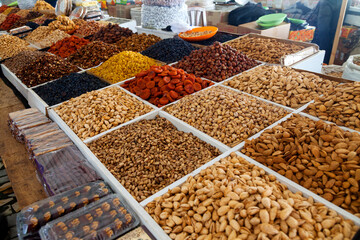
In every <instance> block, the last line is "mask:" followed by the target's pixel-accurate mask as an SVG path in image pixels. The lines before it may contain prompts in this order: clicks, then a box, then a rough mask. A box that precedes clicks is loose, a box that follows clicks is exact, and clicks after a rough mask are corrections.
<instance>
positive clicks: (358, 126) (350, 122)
mask: <svg viewBox="0 0 360 240" xmlns="http://www.w3.org/2000/svg"><path fill="white" fill-rule="evenodd" d="M307 112H308V113H310V114H311V115H313V116H316V117H318V118H320V119H322V120H325V121H330V122H334V123H336V124H337V125H339V126H345V127H348V128H351V129H355V130H357V131H360V82H354V83H346V84H341V85H339V86H337V87H336V88H335V89H334V90H332V91H329V92H327V93H325V95H324V96H321V97H318V98H316V99H315V102H314V103H312V104H310V105H309V107H308V109H307Z"/></svg>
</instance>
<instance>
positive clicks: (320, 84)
mask: <svg viewBox="0 0 360 240" xmlns="http://www.w3.org/2000/svg"><path fill="white" fill-rule="evenodd" d="M338 84H339V83H338V82H333V81H330V80H326V79H323V78H321V77H319V76H317V75H315V74H312V73H308V72H300V71H296V70H293V69H291V68H289V67H280V66H260V67H258V68H256V69H252V70H250V71H248V72H245V73H243V74H241V75H239V76H237V77H234V78H232V79H231V80H229V81H227V82H226V83H224V85H227V86H230V87H233V88H236V89H238V90H240V91H243V92H247V93H250V94H253V95H255V96H258V97H262V98H265V99H267V100H270V101H273V102H276V103H280V104H282V105H284V106H288V107H292V108H298V107H301V106H302V105H304V104H306V103H308V102H310V101H312V100H314V99H315V98H316V97H318V96H320V95H322V94H324V93H327V92H329V91H330V90H332V89H333V88H334V87H335V86H336V85H338Z"/></svg>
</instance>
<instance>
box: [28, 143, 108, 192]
mask: <svg viewBox="0 0 360 240" xmlns="http://www.w3.org/2000/svg"><path fill="white" fill-rule="evenodd" d="M34 161H35V164H36V168H37V172H38V175H39V178H40V180H41V181H42V182H43V184H44V186H45V190H46V191H47V193H48V194H49V195H54V194H58V193H62V192H64V191H67V190H69V189H73V188H75V187H78V186H81V185H82V184H84V183H88V182H93V181H96V180H99V179H101V178H100V176H98V174H97V173H96V171H95V170H94V169H93V168H92V167H91V166H90V164H89V163H88V161H87V160H86V158H85V157H84V156H83V154H82V153H81V152H80V151H79V149H78V148H77V147H76V146H75V145H71V146H68V147H65V148H62V149H60V150H58V151H53V152H49V153H46V154H42V155H39V156H35V158H34Z"/></svg>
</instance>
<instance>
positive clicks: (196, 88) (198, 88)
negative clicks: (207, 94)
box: [193, 82, 202, 92]
mask: <svg viewBox="0 0 360 240" xmlns="http://www.w3.org/2000/svg"><path fill="white" fill-rule="evenodd" d="M193 87H194V90H195V91H196V92H197V91H200V90H201V89H202V88H201V85H200V83H197V82H196V83H194V85H193Z"/></svg>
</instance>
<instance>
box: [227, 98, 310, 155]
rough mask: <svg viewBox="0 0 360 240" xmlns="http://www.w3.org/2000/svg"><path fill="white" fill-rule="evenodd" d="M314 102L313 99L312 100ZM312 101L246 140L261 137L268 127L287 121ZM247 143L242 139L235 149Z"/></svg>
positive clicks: (237, 149)
mask: <svg viewBox="0 0 360 240" xmlns="http://www.w3.org/2000/svg"><path fill="white" fill-rule="evenodd" d="M311 102H312V101H311ZM311 102H309V103H307V104H306V105H304V106H302V107H300V108H298V109H297V110H295V111H294V112H291V113H289V114H288V115H286V116H285V117H283V118H281V119H279V120H278V121H276V122H274V123H273V124H271V125H270V126H268V127H266V128H264V129H263V130H261V131H260V132H258V133H256V134H255V135H252V136H251V137H249V138H247V139H246V140H252V139H255V138H258V137H260V135H261V134H263V132H265V131H266V130H268V129H271V128H273V127H275V126H277V125H279V124H280V123H282V122H285V121H286V120H288V119H289V118H290V117H291V116H293V115H294V114H299V113H300V112H301V111H303V109H305V108H306V107H307V106H308V105H309V104H310V103H311ZM244 145H245V140H244V141H242V142H241V143H240V144H238V145H236V146H235V147H233V148H232V150H233V151H239V149H241V148H243V147H244Z"/></svg>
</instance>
